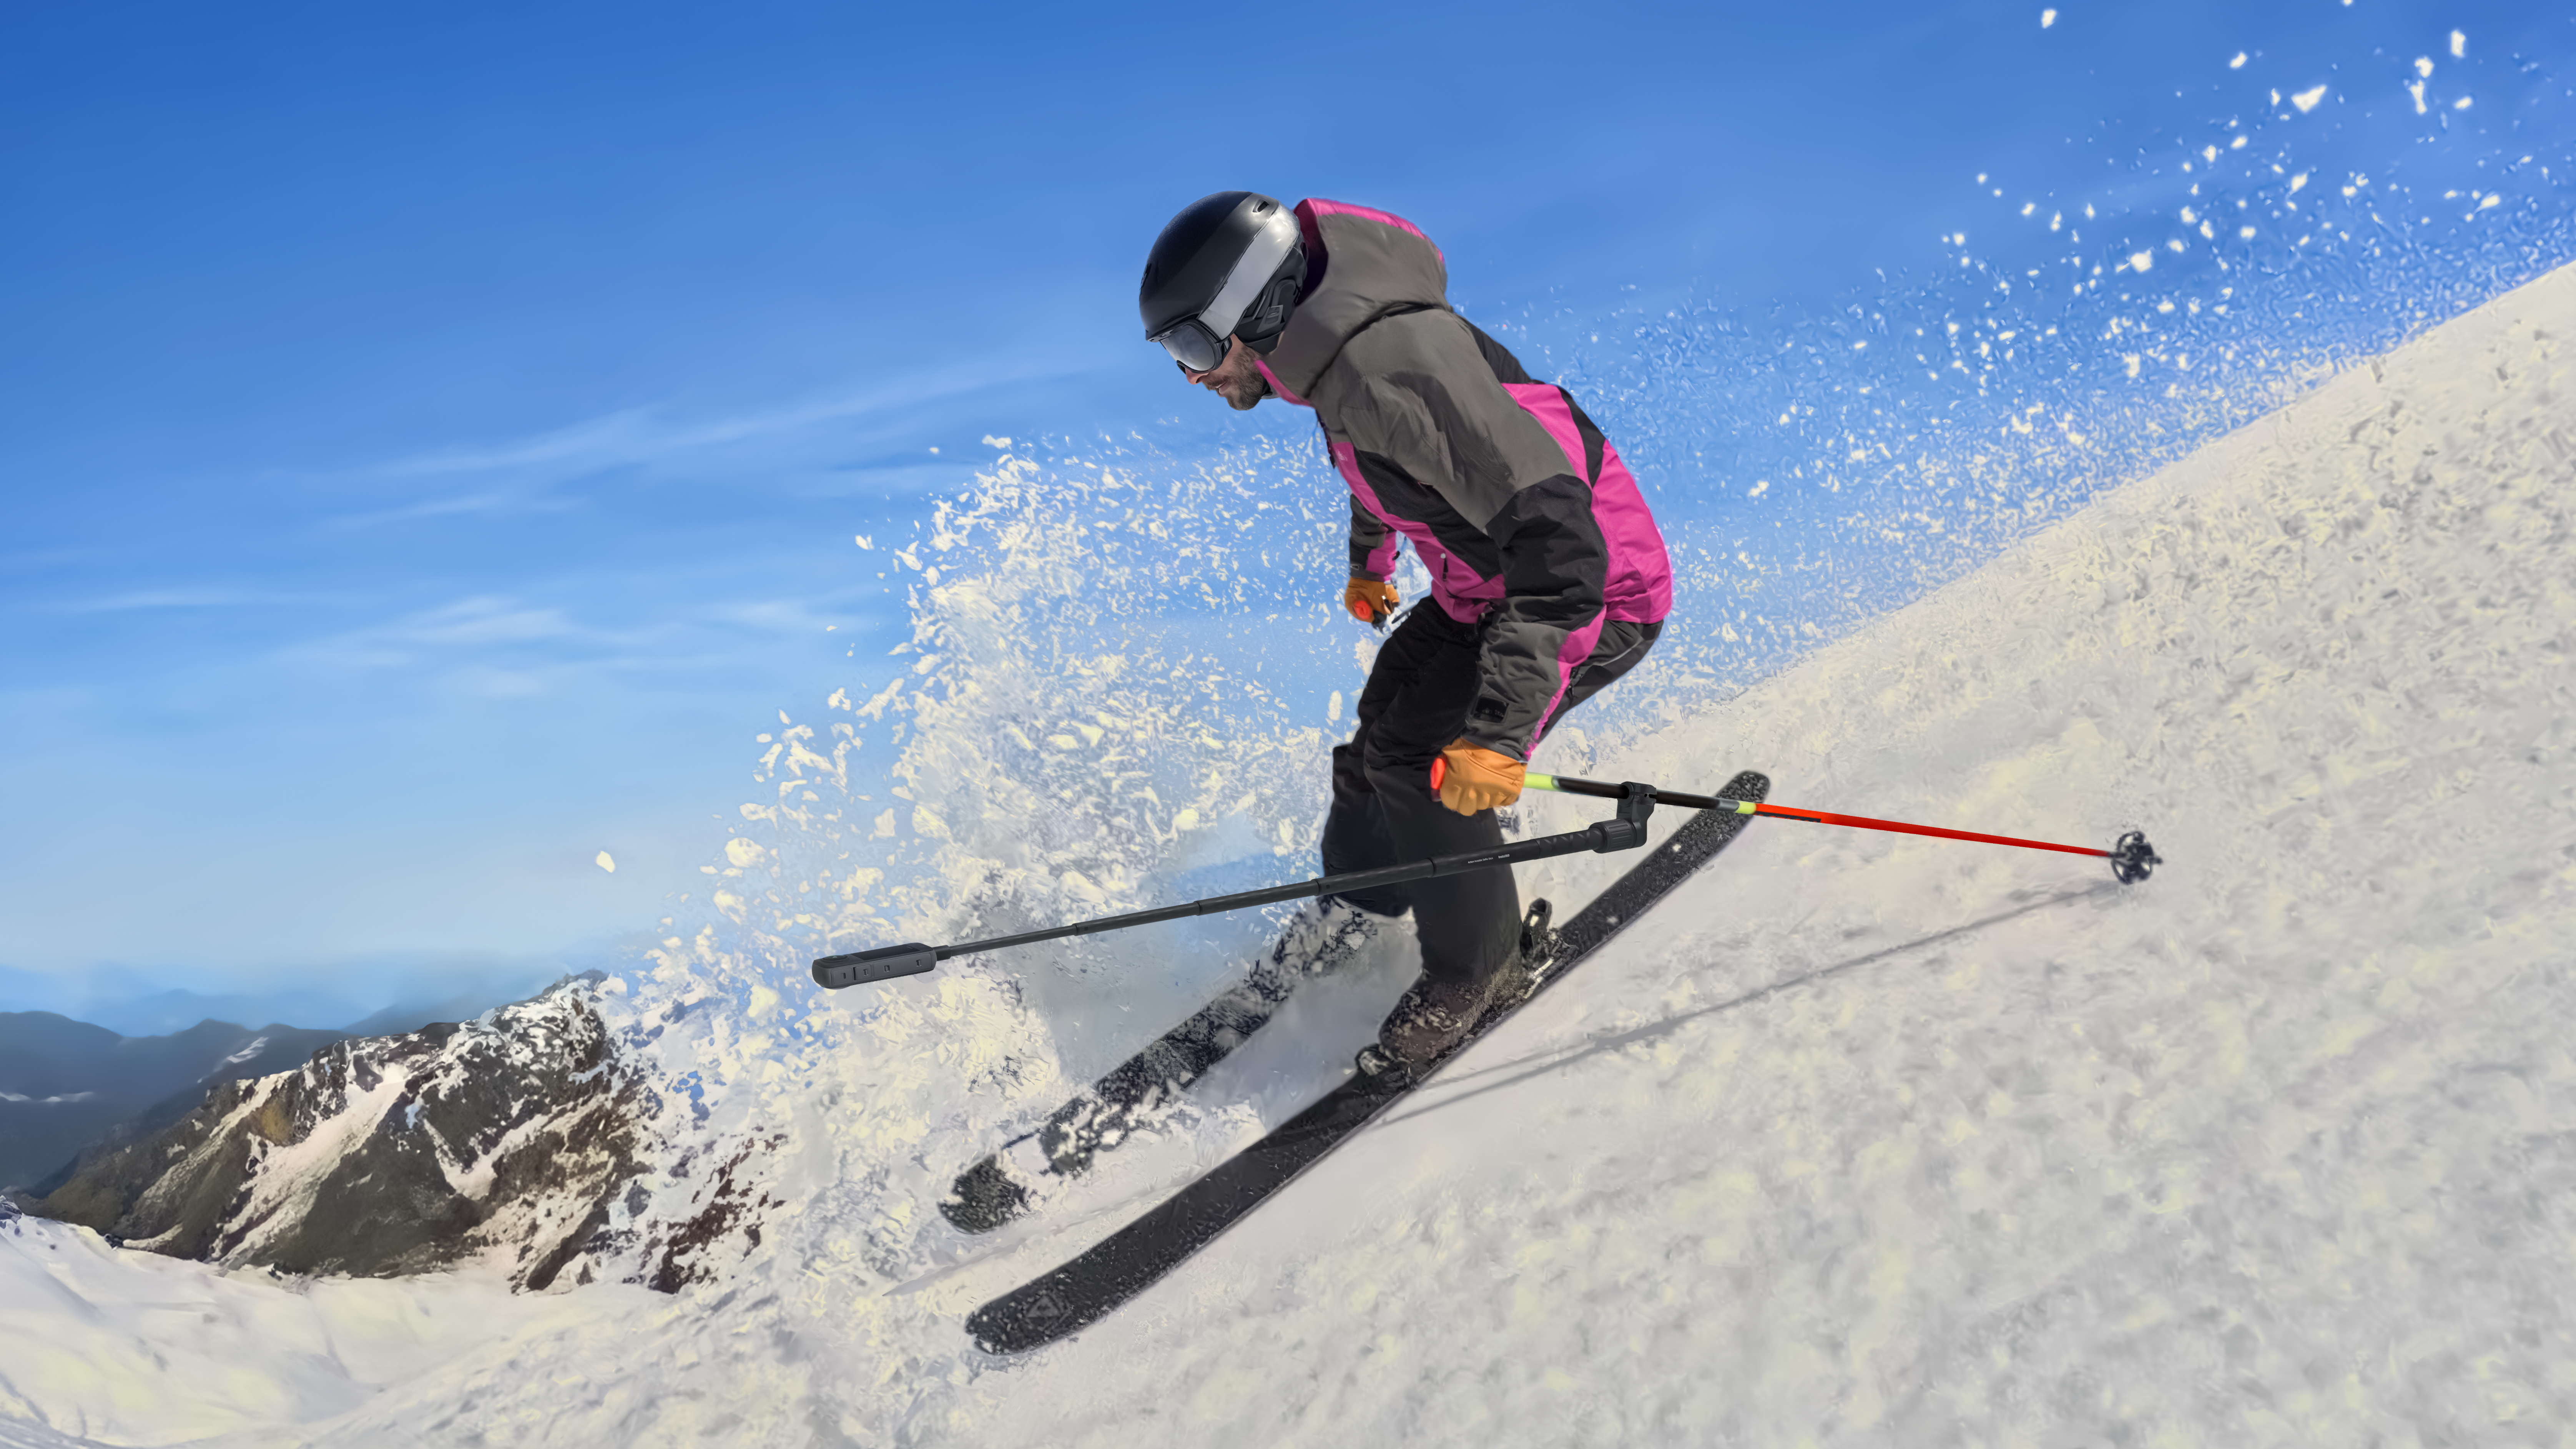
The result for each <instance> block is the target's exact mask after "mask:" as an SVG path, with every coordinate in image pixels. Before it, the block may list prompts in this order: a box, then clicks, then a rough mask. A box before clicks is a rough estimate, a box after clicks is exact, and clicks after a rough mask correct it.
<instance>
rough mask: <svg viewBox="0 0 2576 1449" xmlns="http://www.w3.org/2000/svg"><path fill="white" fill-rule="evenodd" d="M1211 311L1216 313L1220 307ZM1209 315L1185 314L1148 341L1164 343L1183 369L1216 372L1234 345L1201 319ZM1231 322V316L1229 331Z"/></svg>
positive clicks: (1196, 371) (1203, 313) (1173, 359)
mask: <svg viewBox="0 0 2576 1449" xmlns="http://www.w3.org/2000/svg"><path fill="white" fill-rule="evenodd" d="M1208 310H1209V312H1213V311H1214V310H1216V309H1214V308H1210V309H1208ZM1236 310H1237V311H1238V313H1239V312H1240V311H1241V309H1240V308H1238V309H1236ZM1207 315H1208V313H1206V312H1202V313H1200V314H1199V316H1197V317H1184V318H1182V319H1181V320H1180V321H1178V322H1175V323H1173V324H1172V325H1171V326H1169V327H1166V328H1164V329H1163V330H1162V331H1160V332H1157V333H1155V334H1154V335H1153V336H1151V337H1148V338H1146V339H1145V340H1146V341H1148V342H1153V343H1157V344H1160V345H1161V347H1162V349H1163V350H1164V351H1165V352H1168V353H1170V354H1172V361H1174V362H1177V363H1179V364H1180V365H1181V371H1183V372H1188V373H1201V372H1214V371H1216V365H1217V364H1218V363H1220V362H1223V361H1225V354H1226V352H1227V351H1228V349H1229V348H1230V347H1231V346H1232V344H1231V343H1230V342H1229V341H1228V339H1227V338H1226V337H1225V336H1224V335H1223V334H1221V333H1218V332H1217V331H1215V330H1214V329H1213V328H1211V327H1209V326H1208V325H1207V323H1206V322H1204V321H1202V320H1200V319H1201V318H1204V317H1205V316H1207ZM1231 322H1232V319H1229V322H1228V330H1229V331H1230V330H1232V327H1231ZM1128 335H1130V336H1133V335H1134V334H1133V333H1130V334H1128Z"/></svg>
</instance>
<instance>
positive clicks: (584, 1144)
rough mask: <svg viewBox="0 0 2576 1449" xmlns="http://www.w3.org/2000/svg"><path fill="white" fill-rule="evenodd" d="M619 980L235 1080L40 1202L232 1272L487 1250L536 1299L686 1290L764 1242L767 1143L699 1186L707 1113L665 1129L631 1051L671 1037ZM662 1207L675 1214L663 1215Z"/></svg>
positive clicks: (586, 983)
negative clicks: (598, 1285)
mask: <svg viewBox="0 0 2576 1449" xmlns="http://www.w3.org/2000/svg"><path fill="white" fill-rule="evenodd" d="M604 980H605V978H602V977H600V976H599V975H598V974H597V973H593V974H592V975H591V976H588V977H583V978H577V979H575V980H572V981H569V982H566V983H564V984H562V985H559V986H558V987H556V988H555V989H553V990H551V991H548V992H546V993H545V994H543V995H541V996H539V997H537V998H535V999H533V1000H530V1001H526V1002H521V1003H518V1004H516V1005H513V1006H506V1007H502V1008H499V1009H497V1010H495V1011H493V1012H490V1013H488V1014H486V1015H485V1016H483V1017H481V1018H479V1019H477V1020H474V1021H469V1022H463V1023H438V1024H435V1025H432V1026H429V1027H426V1028H424V1029H422V1030H420V1031H417V1032H411V1033H408V1034H405V1035H401V1036H391V1037H370V1038H361V1039H355V1040H351V1041H346V1042H342V1043H339V1044H337V1045H334V1046H330V1047H326V1048H324V1049H323V1050H321V1051H318V1052H316V1053H315V1054H314V1055H313V1057H312V1058H311V1059H310V1060H309V1061H307V1062H305V1063H304V1064H303V1065H302V1066H300V1067H298V1068H297V1069H295V1070H293V1071H290V1072H282V1073H278V1074H276V1075H274V1076H267V1077H259V1078H254V1079H250V1080H247V1081H241V1082H234V1083H228V1084H225V1085H223V1086H220V1087H218V1088H216V1089H215V1090H214V1091H212V1092H210V1093H208V1094H207V1098H206V1101H205V1103H204V1105H202V1106H201V1107H199V1108H198V1109H197V1110H196V1111H195V1112H194V1113H192V1114H190V1115H189V1116H188V1117H187V1118H185V1119H183V1120H182V1121H180V1122H179V1123H177V1124H175V1125H174V1126H172V1127H171V1128H169V1129H168V1130H167V1131H164V1132H163V1133H161V1134H160V1135H158V1136H156V1137H154V1138H151V1139H149V1140H147V1141H144V1142H141V1143H137V1144H135V1145H134V1146H132V1147H129V1148H127V1149H125V1150H123V1151H121V1152H118V1153H115V1154H113V1155H111V1156H109V1157H107V1158H104V1159H102V1160H101V1161H99V1162H97V1163H94V1164H92V1165H90V1166H89V1167H88V1168H87V1169H86V1170H84V1171H82V1172H81V1173H79V1174H77V1175H76V1176H74V1177H73V1178H72V1179H71V1180H70V1181H69V1182H67V1183H65V1184H64V1185H63V1186H62V1187H61V1188H60V1189H59V1190H57V1191H56V1192H54V1193H53V1194H52V1195H51V1196H50V1197H48V1198H46V1199H45V1200H44V1201H43V1203H42V1204H41V1205H40V1206H39V1207H38V1211H39V1212H41V1213H43V1214H44V1215H46V1216H48V1217H53V1218H57V1219H60V1220H62V1221H65V1222H71V1223H78V1224H80V1225H82V1226H85V1227H89V1228H92V1229H95V1230H96V1231H98V1232H99V1233H101V1234H103V1235H105V1236H106V1238H107V1240H108V1241H109V1242H111V1243H121V1244H122V1245H123V1246H126V1247H132V1248H139V1249H146V1250H149V1251H152V1252H156V1253H162V1254H165V1255H168V1256H171V1257H180V1258H193V1259H201V1260H204V1261H207V1262H213V1263H219V1264H223V1265H225V1266H228V1267H240V1266H258V1267H275V1268H279V1269H283V1270H286V1271H289V1272H295V1273H331V1274H349V1275H356V1276H363V1277H380V1276H386V1275H393V1274H406V1273H418V1272H423V1271H427V1270H430V1269H435V1268H442V1267H448V1266H452V1265H457V1264H462V1263H468V1262H477V1263H489V1264H492V1265H496V1266H498V1267H500V1268H501V1269H502V1270H503V1271H504V1272H505V1274H506V1276H507V1279H508V1281H509V1282H510V1284H511V1285H512V1286H513V1287H515V1288H518V1289H521V1290H526V1291H541V1290H545V1289H548V1288H552V1287H556V1286H558V1280H562V1286H572V1285H574V1284H578V1283H585V1282H589V1281H592V1280H593V1279H594V1278H596V1277H599V1276H602V1275H604V1274H605V1275H612V1276H618V1277H623V1278H629V1279H634V1280H637V1281H643V1282H647V1283H650V1284H652V1285H654V1286H657V1287H661V1288H663V1289H665V1290H666V1291H667V1290H668V1289H670V1288H673V1287H676V1286H678V1285H679V1284H681V1283H685V1282H688V1281H692V1280H693V1279H694V1278H697V1277H701V1276H704V1275H705V1274H706V1272H707V1271H709V1270H708V1269H707V1267H706V1266H705V1260H706V1258H707V1255H708V1254H709V1253H710V1252H711V1251H713V1250H714V1249H715V1248H716V1247H717V1246H718V1245H719V1244H720V1243H722V1242H725V1241H728V1240H731V1239H734V1238H737V1237H739V1236H740V1235H742V1234H745V1233H749V1234H751V1235H752V1236H753V1237H754V1238H756V1236H757V1233H758V1212H759V1209H760V1207H761V1206H762V1202H761V1199H760V1198H759V1196H758V1194H757V1193H756V1192H754V1191H751V1190H749V1189H747V1187H746V1186H745V1183H746V1182H747V1179H743V1180H737V1179H738V1178H740V1177H741V1174H742V1168H743V1160H744V1159H745V1158H746V1157H748V1156H749V1155H750V1154H751V1153H752V1152H753V1151H754V1150H755V1145H756V1143H755V1142H744V1143H737V1144H732V1145H731V1146H729V1147H728V1148H727V1149H725V1151H724V1152H723V1153H721V1154H718V1155H717V1156H716V1157H715V1159H714V1162H713V1165H712V1170H711V1171H710V1170H708V1168H707V1167H705V1166H698V1167H696V1168H695V1169H694V1177H693V1166H692V1164H693V1162H695V1161H696V1160H697V1159H698V1158H699V1157H700V1156H701V1154H702V1153H703V1152H705V1151H706V1150H707V1149H706V1148H704V1147H703V1146H702V1145H699V1144H696V1143H694V1142H693V1141H692V1140H690V1139H691V1138H692V1137H693V1135H694V1134H692V1133H690V1132H688V1131H687V1130H686V1129H687V1128H688V1127H690V1126H692V1125H693V1122H692V1121H691V1119H692V1117H693V1114H687V1113H683V1114H679V1121H677V1122H673V1121H668V1120H665V1119H666V1117H667V1116H668V1115H669V1114H666V1113H665V1112H664V1111H663V1097H662V1095H661V1094H660V1093H659V1092H657V1091H655V1090H654V1089H653V1085H652V1078H653V1075H654V1074H653V1072H652V1071H651V1067H652V1066H653V1065H654V1064H653V1063H652V1062H650V1061H648V1060H644V1059H640V1058H639V1057H638V1056H637V1054H636V1051H635V1049H634V1047H633V1046H632V1045H630V1044H629V1043H636V1042H651V1041H653V1040H656V1039H658V1038H659V1037H660V1036H661V1035H662V1033H661V1031H660V1030H658V1029H649V1030H648V1029H643V1028H642V1027H641V1024H640V1023H638V1022H634V1021H629V1020H627V1019H626V1018H628V1017H629V1016H631V1015H632V1012H631V1010H630V1009H629V1008H628V1007H627V1006H626V1005H625V1003H624V1001H623V999H622V998H623V984H622V983H618V984H617V986H616V988H615V989H613V990H612V989H606V988H605V987H604V984H603V983H604ZM686 1014H687V1011H686V1008H685V1007H683V1006H672V1007H666V1008H665V1010H664V1012H663V1015H664V1016H665V1017H666V1018H667V1019H680V1018H684V1017H685V1016H686ZM662 1024H665V1025H666V1024H668V1023H667V1020H666V1021H665V1022H664V1023H662ZM675 1129H677V1130H675ZM662 1198H667V1199H668V1200H669V1201H668V1207H667V1210H668V1213H669V1218H668V1220H663V1219H660V1218H657V1217H656V1216H655V1215H654V1214H653V1213H652V1211H651V1209H652V1207H653V1205H654V1204H655V1203H656V1201H657V1200H661V1199H662Z"/></svg>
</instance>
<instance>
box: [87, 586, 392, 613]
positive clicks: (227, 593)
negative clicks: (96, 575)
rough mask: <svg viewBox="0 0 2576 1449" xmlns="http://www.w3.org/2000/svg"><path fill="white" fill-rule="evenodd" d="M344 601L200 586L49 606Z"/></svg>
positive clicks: (120, 608) (112, 609) (111, 609)
mask: <svg viewBox="0 0 2576 1449" xmlns="http://www.w3.org/2000/svg"><path fill="white" fill-rule="evenodd" d="M340 602H343V601H342V600H337V599H332V598H326V597H324V596H322V595H318V594H281V593H277V592H274V591H272V590H265V589H233V588H222V587H200V588H179V589H144V590H139V591H136V592H133V593H124V594H111V595H108V596H107V597H105V598H99V599H67V600H58V601H56V602H54V603H52V604H49V605H47V606H46V607H48V608H51V609H53V610H54V611H56V612H58V613H64V614H107V613H119V612H125V611H129V610H136V609H253V608H321V607H327V606H329V605H332V604H335V603H340Z"/></svg>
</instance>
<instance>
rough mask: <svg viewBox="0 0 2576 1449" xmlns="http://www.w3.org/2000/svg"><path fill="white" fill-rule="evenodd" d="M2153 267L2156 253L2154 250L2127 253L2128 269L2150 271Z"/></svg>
mask: <svg viewBox="0 0 2576 1449" xmlns="http://www.w3.org/2000/svg"><path fill="white" fill-rule="evenodd" d="M2155 269H2156V254H2155V253H2154V252H2131V253H2129V270H2131V271H2133V272H2152V271H2154V270H2155Z"/></svg>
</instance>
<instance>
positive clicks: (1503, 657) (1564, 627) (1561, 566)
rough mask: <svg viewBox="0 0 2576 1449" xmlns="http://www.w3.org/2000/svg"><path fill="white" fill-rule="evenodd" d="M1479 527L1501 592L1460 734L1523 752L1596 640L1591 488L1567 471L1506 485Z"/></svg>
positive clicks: (1599, 558)
mask: <svg viewBox="0 0 2576 1449" xmlns="http://www.w3.org/2000/svg"><path fill="white" fill-rule="evenodd" d="M1485 531H1486V532H1487V534H1489V535H1490V536H1491V537H1492V538H1493V540H1494V543H1495V545H1496V547H1497V548H1499V549H1500V550H1501V552H1502V557H1503V599H1502V602H1501V603H1499V604H1496V605H1495V606H1494V608H1493V611H1492V612H1491V613H1490V614H1488V615H1487V616H1486V619H1485V637H1484V646H1483V651H1482V653H1481V654H1480V656H1479V657H1478V660H1477V667H1476V702H1475V703H1474V704H1473V705H1471V706H1469V707H1468V710H1467V724H1466V728H1465V730H1464V731H1463V733H1464V735H1465V737H1466V739H1467V741H1468V742H1469V743H1470V744H1478V745H1483V746H1484V747H1485V748H1487V749H1490V750H1500V751H1502V752H1503V753H1504V754H1506V755H1509V756H1511V757H1512V758H1514V759H1516V760H1526V759H1528V758H1529V752H1530V748H1531V746H1533V745H1534V744H1536V743H1537V742H1538V735H1539V731H1540V730H1541V729H1543V728H1544V727H1545V726H1546V724H1547V721H1548V717H1549V716H1550V715H1552V714H1554V713H1555V711H1556V702H1557V701H1558V700H1559V699H1562V698H1563V697H1564V696H1565V688H1566V685H1567V684H1568V683H1569V682H1571V680H1572V678H1573V674H1574V671H1575V669H1576V668H1577V667H1578V666H1580V665H1581V664H1582V663H1583V661H1584V659H1585V658H1586V657H1587V656H1588V655H1590V654H1591V653H1592V646H1593V645H1594V644H1596V643H1598V642H1599V641H1600V638H1601V624H1602V609H1603V596H1604V592H1605V585H1606V583H1607V580H1608V576H1609V570H1610V551H1609V549H1608V547H1607V546H1606V545H1605V544H1604V542H1603V540H1602V537H1601V525H1600V523H1599V521H1598V520H1596V519H1595V518H1594V517H1593V513H1592V489H1591V488H1590V486H1589V485H1587V484H1585V483H1584V481H1583V480H1582V479H1580V478H1577V477H1575V476H1574V475H1573V474H1571V473H1559V474H1556V475H1554V476H1552V477H1549V478H1547V479H1544V480H1542V481H1540V482H1537V483H1534V484H1531V485H1530V486H1529V487H1526V488H1523V489H1521V490H1520V491H1519V492H1517V493H1514V494H1513V495H1512V496H1511V499H1510V501H1508V502H1506V503H1505V504H1504V505H1503V508H1502V511H1500V512H1498V513H1496V514H1495V515H1494V517H1493V521H1492V523H1491V524H1490V525H1488V526H1487V528H1486V530H1485Z"/></svg>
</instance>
